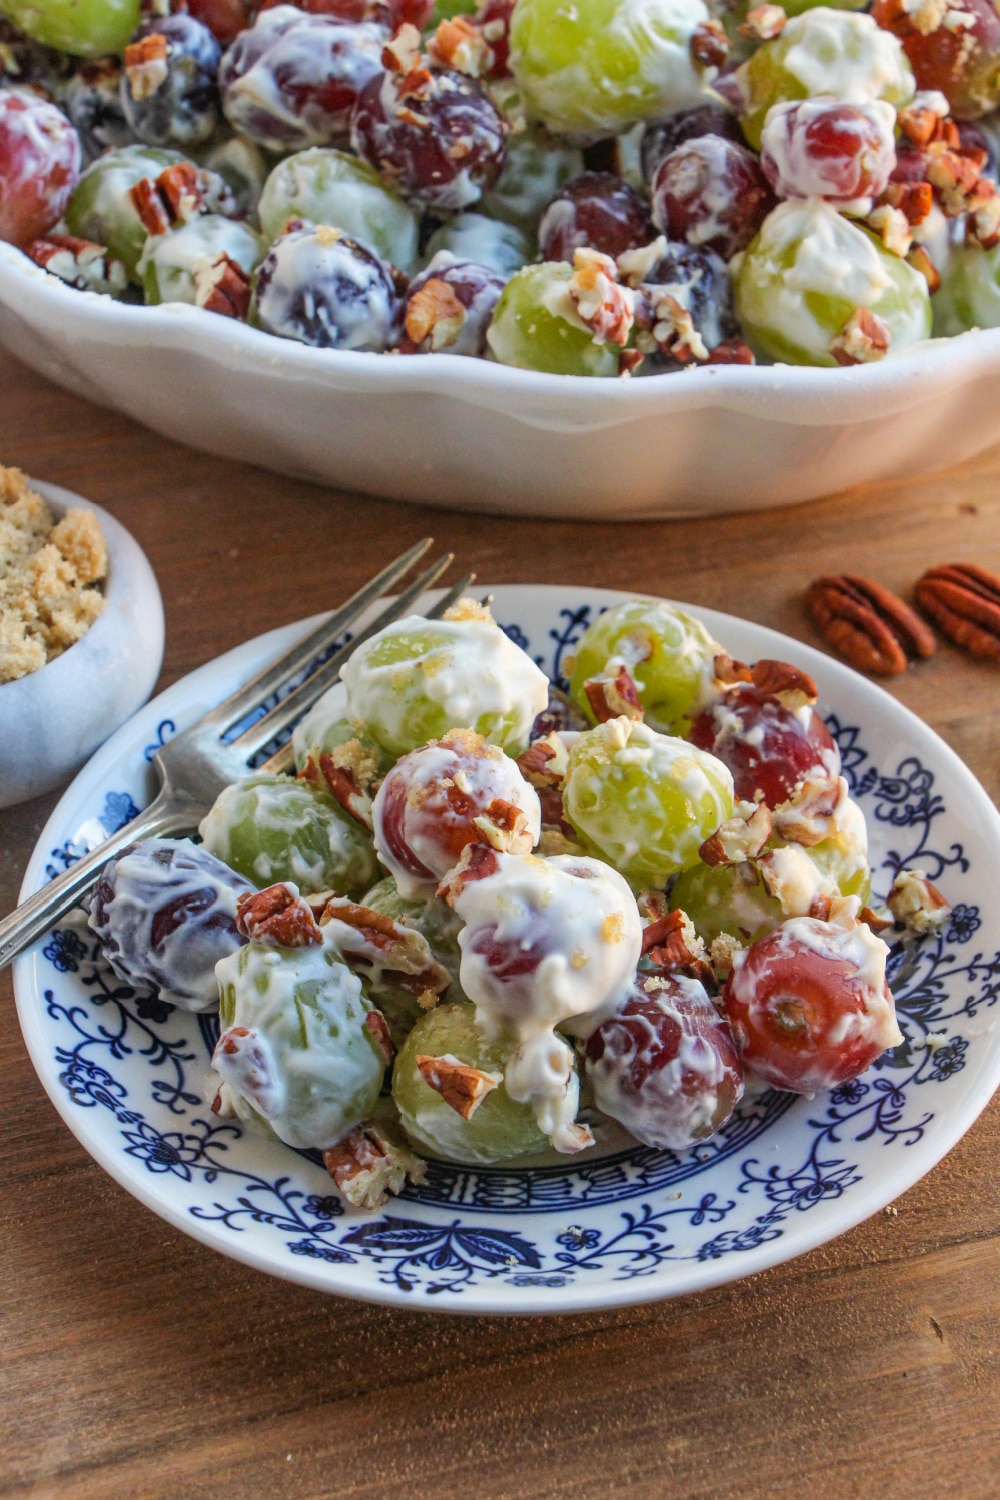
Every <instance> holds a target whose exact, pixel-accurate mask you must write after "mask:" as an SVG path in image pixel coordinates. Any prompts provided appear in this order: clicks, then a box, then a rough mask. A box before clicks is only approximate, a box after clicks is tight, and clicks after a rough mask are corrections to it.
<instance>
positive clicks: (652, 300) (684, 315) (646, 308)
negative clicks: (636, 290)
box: [640, 286, 708, 364]
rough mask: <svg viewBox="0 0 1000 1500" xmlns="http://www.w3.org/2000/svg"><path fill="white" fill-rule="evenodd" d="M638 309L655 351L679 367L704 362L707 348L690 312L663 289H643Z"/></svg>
mask: <svg viewBox="0 0 1000 1500" xmlns="http://www.w3.org/2000/svg"><path fill="white" fill-rule="evenodd" d="M640 306H641V321H642V323H643V327H644V328H645V327H648V329H649V336H651V337H652V340H653V344H654V346H655V347H656V348H658V349H660V350H661V351H662V352H663V353H664V354H669V355H671V357H672V358H673V359H676V360H677V361H678V362H679V363H680V364H690V362H691V360H693V359H696V360H699V361H700V362H702V363H704V362H705V361H706V360H707V359H708V349H707V347H706V345H705V341H704V339H703V338H702V336H701V334H700V333H699V332H698V329H697V328H696V327H695V324H694V319H693V317H692V316H691V313H690V312H689V310H688V309H687V308H686V307H684V306H683V305H682V304H681V303H680V302H679V301H678V300H677V298H676V297H675V296H674V295H673V293H672V292H671V291H670V290H669V289H668V288H667V287H665V286H644V287H643V289H642V302H641V304H640Z"/></svg>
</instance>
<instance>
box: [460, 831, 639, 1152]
mask: <svg viewBox="0 0 1000 1500" xmlns="http://www.w3.org/2000/svg"><path fill="white" fill-rule="evenodd" d="M447 899H448V901H449V902H450V904H451V905H452V906H453V907H454V909H455V911H456V912H457V913H458V915H459V917H460V918H461V919H462V921H463V922H464V923H465V924H466V925H465V927H464V928H463V930H462V932H461V934H460V935H459V940H458V941H459V946H460V947H461V950H462V967H461V971H460V972H461V981H462V988H463V990H464V991H465V993H466V994H467V995H468V997H469V999H470V1000H471V1001H472V1002H473V1004H474V1005H475V1007H476V1020H477V1021H478V1023H479V1025H480V1026H481V1027H482V1029H483V1031H484V1033H485V1035H486V1036H487V1037H488V1038H494V1037H504V1038H513V1039H514V1041H515V1042H516V1051H515V1052H514V1053H513V1055H512V1057H511V1060H510V1062H509V1063H508V1064H507V1066H506V1069H505V1072H504V1079H505V1082H506V1085H507V1091H508V1093H509V1094H510V1095H511V1097H512V1098H514V1099H516V1100H519V1101H520V1102H522V1103H526V1104H530V1105H531V1107H532V1109H533V1111H534V1115H535V1119H536V1120H537V1122H538V1125H539V1128H540V1129H541V1130H542V1132H543V1133H544V1134H545V1135H546V1136H547V1137H548V1138H549V1140H550V1141H551V1143H552V1145H553V1146H554V1147H555V1149H556V1150H557V1151H563V1152H575V1151H579V1150H582V1149H583V1148H584V1147H585V1146H587V1145H589V1144H591V1140H590V1133H589V1131H587V1130H586V1129H585V1127H582V1126H580V1125H578V1124H577V1123H576V1113H577V1106H578V1102H579V1082H578V1080H577V1077H576V1072H575V1068H574V1062H573V1053H572V1051H571V1050H570V1048H569V1047H568V1046H567V1044H566V1043H565V1042H564V1041H563V1040H562V1038H561V1037H559V1036H558V1035H557V1034H556V1031H555V1028H556V1027H557V1026H560V1025H566V1024H569V1025H570V1026H571V1027H573V1028H574V1029H577V1030H580V1029H589V1027H590V1026H591V1025H592V1024H593V1021H594V1018H595V1016H596V1015H597V1014H599V1013H600V1012H601V1010H602V1008H603V1007H606V1006H610V1005H612V1004H613V1003H614V1001H615V1000H616V998H617V996H618V995H619V993H620V992H621V990H622V988H623V987H624V985H625V984H626V983H627V981H628V980H629V978H630V977H631V975H632V973H633V972H634V970H635V966H636V963H637V962H638V959H639V953H640V950H641V947H642V928H641V924H640V920H639V911H638V907H637V906H636V903H635V899H634V897H633V896H632V893H631V891H630V890H629V888H628V885H627V884H626V882H625V881H624V880H623V879H622V877H621V875H620V874H619V873H618V871H617V870H613V869H611V868H610V866H608V865H606V864H604V863H602V861H600V860H597V859H589V858H586V857H584V856H583V855H560V856H556V857H554V858H549V859H538V858H536V857H535V856H534V855H519V854H502V853H498V852H496V851H494V850H492V849H486V848H484V847H483V846H479V847H478V849H476V848H473V849H470V850H469V851H468V853H467V855H466V857H465V859H464V861H463V864H462V865H460V866H459V867H458V870H457V871H456V873H455V874H454V875H453V876H452V877H451V880H450V882H449V888H448V895H447Z"/></svg>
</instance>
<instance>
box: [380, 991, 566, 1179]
mask: <svg viewBox="0 0 1000 1500" xmlns="http://www.w3.org/2000/svg"><path fill="white" fill-rule="evenodd" d="M514 1049H515V1044H514V1042H513V1041H512V1040H510V1039H505V1038H494V1039H493V1040H492V1041H488V1040H487V1039H486V1037H485V1036H484V1035H483V1033H482V1031H481V1030H480V1028H479V1027H478V1026H477V1025H476V1013H475V1010H474V1008H473V1007H472V1006H471V1005H439V1006H436V1007H435V1009H434V1010H432V1011H431V1012H430V1013H429V1014H428V1015H426V1016H424V1017H423V1019H422V1020H420V1021H418V1022H417V1024H416V1026H414V1028H413V1030H412V1031H411V1033H410V1035H409V1037H408V1038H407V1040H406V1044H405V1045H404V1046H403V1048H402V1049H401V1051H400V1053H399V1055H398V1057H397V1058H396V1063H395V1066H394V1068H393V1073H392V1097H393V1101H394V1103H395V1105H396V1108H397V1109H398V1110H399V1118H400V1122H401V1123H402V1126H403V1129H404V1130H405V1131H406V1133H407V1135H408V1136H409V1137H410V1140H411V1141H412V1142H413V1144H414V1145H415V1146H417V1147H420V1148H422V1149H423V1150H425V1151H429V1152H430V1153H431V1154H432V1155H433V1156H443V1157H445V1158H446V1159H447V1160H449V1161H462V1162H469V1163H470V1164H476V1165H480V1166H490V1165H493V1164H494V1163H497V1162H503V1161H513V1160H516V1159H517V1158H518V1157H521V1156H530V1155H537V1154H538V1153H539V1152H541V1151H544V1150H545V1149H546V1148H547V1146H548V1141H547V1140H546V1138H545V1136H544V1135H543V1134H542V1132H541V1131H540V1130H539V1128H538V1126H537V1125H536V1123H535V1117H534V1115H533V1114H532V1112H531V1109H530V1107H529V1106H528V1105H527V1104H520V1103H517V1102H516V1101H515V1100H514V1099H512V1098H511V1097H510V1094H509V1093H508V1092H507V1088H506V1085H505V1084H504V1082H503V1074H504V1069H505V1068H506V1067H507V1065H508V1064H509V1062H510V1060H511V1057H512V1055H513V1052H514ZM418 1057H447V1058H448V1059H449V1060H451V1059H454V1060H455V1061H457V1062H459V1063H461V1064H463V1065H464V1066H466V1067H470V1068H476V1069H478V1070H479V1071H480V1072H482V1073H487V1074H491V1075H492V1076H493V1078H495V1079H497V1080H499V1081H498V1082H497V1084H496V1087H494V1088H492V1089H490V1090H489V1092H488V1093H487V1094H486V1095H485V1096H484V1098H483V1099H482V1100H481V1102H480V1103H479V1104H478V1105H477V1107H476V1109H475V1111H474V1113H473V1114H472V1115H471V1116H470V1118H469V1119H468V1120H466V1119H464V1118H463V1117H462V1115H461V1114H460V1113H459V1112H458V1110H456V1109H454V1108H453V1107H452V1106H451V1105H450V1104H448V1103H446V1102H445V1100H444V1099H443V1098H442V1096H441V1094H440V1093H438V1092H437V1091H436V1090H435V1089H432V1088H431V1086H430V1085H429V1084H428V1082H427V1080H426V1079H425V1078H424V1075H423V1074H422V1072H421V1071H420V1068H419V1067H418V1066H417V1058H418Z"/></svg>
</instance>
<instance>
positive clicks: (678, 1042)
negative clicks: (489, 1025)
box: [585, 971, 743, 1151]
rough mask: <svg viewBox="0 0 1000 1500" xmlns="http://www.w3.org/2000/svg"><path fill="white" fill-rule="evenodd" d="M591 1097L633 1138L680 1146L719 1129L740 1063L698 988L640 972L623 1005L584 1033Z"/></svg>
mask: <svg viewBox="0 0 1000 1500" xmlns="http://www.w3.org/2000/svg"><path fill="white" fill-rule="evenodd" d="M585 1056H586V1070H587V1078H588V1079H589V1081H590V1084H591V1087H592V1088H593V1090H594V1102H595V1103H596V1105H597V1107H598V1109H600V1110H603V1111H604V1113H605V1114H606V1115H610V1116H611V1118H612V1119H614V1120H618V1121H619V1123H620V1124H622V1125H624V1126H625V1128H626V1130H628V1131H629V1132H630V1133H631V1134H632V1135H634V1136H635V1138H636V1140H638V1141H642V1142H643V1144H644V1145H646V1146H654V1147H656V1149H657V1150H660V1151H664V1150H666V1151H685V1150H687V1149H688V1147H690V1146H695V1145H697V1144H698V1142H699V1141H705V1140H708V1139H709V1138H710V1137H711V1136H713V1135H715V1134H716V1132H717V1131H719V1130H721V1129H722V1127H723V1125H725V1123H726V1121H727V1120H728V1119H729V1117H730V1116H731V1115H732V1113H733V1110H734V1109H735V1108H736V1105H737V1104H738V1103H739V1101H740V1098H741V1097H742V1094H743V1068H742V1065H741V1063H740V1059H739V1055H738V1053H737V1051H736V1046H735V1043H734V1042H733V1039H732V1035H731V1033H730V1030H729V1027H728V1025H727V1023H726V1022H725V1020H724V1019H723V1018H722V1017H721V1016H720V1015H719V1013H718V1011H717V1010H716V1009H715V1007H714V1005H713V1004H712V1002H711V1000H710V999H709V998H708V994H707V993H706V991H705V989H704V987H703V986H702V985H701V984H699V982H698V981H697V980H696V979H689V978H688V977H687V976H685V975H683V974H670V975H667V976H665V977H662V978H661V977H659V976H657V977H652V976H644V975H643V973H642V972H641V971H640V972H639V973H638V974H637V975H636V977H635V982H634V984H633V985H632V987H631V988H630V990H629V992H628V995H627V997H626V999H625V1001H624V1004H623V1005H621V1006H620V1007H619V1009H618V1010H617V1011H616V1012H615V1014H614V1015H613V1016H612V1017H610V1019H609V1020H607V1021H605V1022H603V1024H602V1025H601V1026H599V1027H598V1028H597V1030H596V1031H594V1032H592V1033H591V1035H590V1036H589V1037H588V1038H587V1044H586V1050H585Z"/></svg>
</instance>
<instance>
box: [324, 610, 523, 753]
mask: <svg viewBox="0 0 1000 1500" xmlns="http://www.w3.org/2000/svg"><path fill="white" fill-rule="evenodd" d="M449 613H450V614H451V616H452V617H451V618H445V619H443V620H425V619H423V618H421V617H420V616H418V615H410V616H408V617H407V618H406V619H404V620H397V621H395V623H394V624H392V625H387V626H386V627H385V629H384V630H380V631H378V632H377V634H376V635H373V636H372V637H371V639H370V640H367V641H365V642H364V643H363V644H362V645H361V646H359V647H358V649H357V651H355V652H354V654H353V655H352V656H351V658H350V660H349V661H348V662H346V664H345V665H344V667H343V668H342V669H341V674H340V675H341V677H342V679H343V681H344V683H345V685H346V687H347V712H348V716H349V717H350V718H352V719H357V720H359V721H360V722H361V723H362V724H363V725H364V727H365V729H366V731H367V733H368V734H370V735H371V736H372V738H373V739H375V740H377V741H378V743H379V744H380V745H381V746H382V747H383V749H384V750H386V751H387V752H388V753H389V754H390V755H392V756H394V757H398V756H400V755H405V754H406V753H407V751H408V750H415V749H416V748H417V747H418V746H420V745H424V744H426V743H427V741H428V740H431V739H441V738H442V736H443V735H445V734H446V733H447V732H448V730H449V729H474V730H475V731H476V733H477V734H481V735H482V736H483V738H484V739H485V740H488V741H489V743H490V744H492V745H499V746H500V748H501V749H503V750H506V751H507V752H508V753H509V754H512V755H518V754H520V752H521V751H522V750H523V749H524V747H525V745H526V744H527V742H528V734H529V731H530V729H531V726H532V724H533V722H534V719H535V715H536V714H538V713H540V712H541V710H542V709H543V708H544V707H545V704H546V702H547V701H548V680H547V678H546V676H545V673H544V672H542V671H541V670H540V668H538V667H537V666H536V665H535V663H534V662H533V661H532V660H531V657H530V656H528V655H527V653H526V652H524V651H522V650H521V649H520V647H519V646H515V644H514V642H513V641H512V640H510V638H509V637H508V636H506V635H504V633H503V631H502V630H501V629H500V627H499V625H497V624H496V622H495V621H494V620H493V618H492V616H491V615H490V614H489V613H488V612H487V611H486V610H484V609H482V608H481V607H480V606H478V605H475V606H470V607H467V608H462V607H460V613H459V617H458V618H455V617H454V616H455V613H456V612H454V611H450V612H449Z"/></svg>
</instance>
